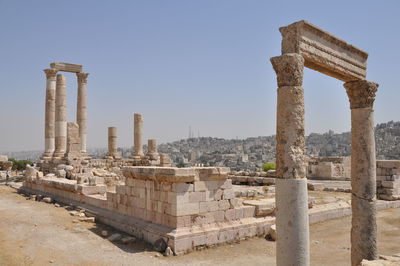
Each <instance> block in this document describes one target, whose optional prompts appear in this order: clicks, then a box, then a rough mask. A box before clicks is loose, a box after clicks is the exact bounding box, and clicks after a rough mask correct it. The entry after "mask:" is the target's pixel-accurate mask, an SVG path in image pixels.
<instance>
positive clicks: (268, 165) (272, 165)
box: [262, 163, 276, 172]
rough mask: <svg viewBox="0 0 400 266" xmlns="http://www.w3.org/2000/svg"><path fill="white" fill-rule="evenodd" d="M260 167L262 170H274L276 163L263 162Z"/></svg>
mask: <svg viewBox="0 0 400 266" xmlns="http://www.w3.org/2000/svg"><path fill="white" fill-rule="evenodd" d="M262 169H263V171H264V172H267V171H269V170H275V169H276V165H275V163H265V164H263V166H262Z"/></svg>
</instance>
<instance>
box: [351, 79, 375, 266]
mask: <svg viewBox="0 0 400 266" xmlns="http://www.w3.org/2000/svg"><path fill="white" fill-rule="evenodd" d="M344 87H345V88H346V91H347V95H348V96H349V100H350V107H351V142H352V144H351V187H352V199H351V205H352V206H351V207H352V227H351V243H352V244H351V263H352V265H359V264H360V262H361V261H362V260H363V259H367V260H373V259H376V258H377V255H378V253H377V245H376V237H377V235H376V233H377V229H376V158H375V136H374V112H373V103H374V100H375V93H376V91H377V88H378V84H376V83H373V82H368V81H365V80H360V81H353V82H347V83H345V84H344Z"/></svg>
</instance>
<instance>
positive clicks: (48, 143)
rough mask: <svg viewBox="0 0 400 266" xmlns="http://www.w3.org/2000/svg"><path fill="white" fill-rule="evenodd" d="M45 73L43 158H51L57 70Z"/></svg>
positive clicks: (53, 142)
mask: <svg viewBox="0 0 400 266" xmlns="http://www.w3.org/2000/svg"><path fill="white" fill-rule="evenodd" d="M43 71H44V72H45V73H46V79H47V80H46V106H45V126H44V132H45V133H44V134H45V150H44V153H43V157H44V158H49V157H50V158H51V157H52V156H53V153H54V149H55V115H56V114H55V112H56V74H57V70H56V69H54V68H49V69H45V70H43Z"/></svg>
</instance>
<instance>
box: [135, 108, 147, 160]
mask: <svg viewBox="0 0 400 266" xmlns="http://www.w3.org/2000/svg"><path fill="white" fill-rule="evenodd" d="M142 130H143V116H142V114H134V124H133V131H134V132H133V144H134V146H133V156H132V158H134V159H140V158H141V157H143V155H144V154H143V144H142Z"/></svg>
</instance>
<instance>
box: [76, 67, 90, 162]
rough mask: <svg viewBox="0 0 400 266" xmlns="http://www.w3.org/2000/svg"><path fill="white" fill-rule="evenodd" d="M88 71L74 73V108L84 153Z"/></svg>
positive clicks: (83, 153) (83, 152)
mask: <svg viewBox="0 0 400 266" xmlns="http://www.w3.org/2000/svg"><path fill="white" fill-rule="evenodd" d="M88 75H89V73H84V72H80V73H76V76H77V77H78V104H77V110H76V122H77V123H78V125H79V136H80V138H81V152H82V155H85V154H86V121H87V76H88Z"/></svg>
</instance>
